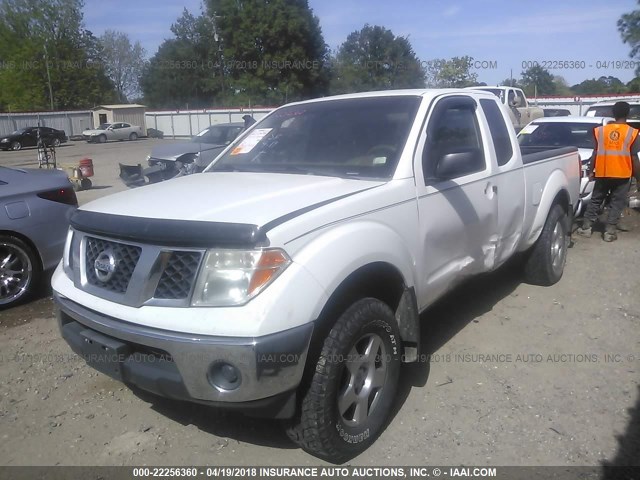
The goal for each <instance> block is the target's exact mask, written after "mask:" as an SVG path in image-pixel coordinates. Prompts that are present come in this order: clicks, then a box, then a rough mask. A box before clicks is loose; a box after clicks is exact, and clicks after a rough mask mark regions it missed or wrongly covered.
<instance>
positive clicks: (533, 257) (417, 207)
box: [52, 90, 580, 462]
mask: <svg viewBox="0 0 640 480" xmlns="http://www.w3.org/2000/svg"><path fill="white" fill-rule="evenodd" d="M579 181H580V159H579V157H578V153H577V150H576V149H575V148H564V149H558V150H553V151H542V152H535V153H531V154H528V155H525V156H523V155H522V154H521V150H520V147H519V145H518V141H517V140H516V136H515V132H514V130H513V128H511V127H510V125H509V115H508V113H507V111H506V110H505V109H504V107H502V106H501V104H500V102H499V100H498V98H497V97H496V96H495V95H493V94H491V93H489V92H481V91H472V90H399V91H388V92H375V93H364V94H354V95H345V96H339V97H329V98H324V99H319V100H313V101H307V102H301V103H296V104H290V105H286V106H283V107H281V108H278V109H277V110H275V111H273V112H272V113H270V114H269V115H268V116H267V117H265V118H264V119H262V120H261V121H260V122H258V123H257V124H256V125H254V126H253V127H252V128H251V129H250V130H248V131H247V132H245V133H244V134H242V135H241V136H240V137H239V138H238V139H236V140H235V142H234V143H232V144H231V145H230V146H229V147H228V148H227V149H226V150H225V151H224V152H223V153H222V154H221V155H220V156H219V157H218V158H217V159H216V160H215V161H214V163H213V164H212V165H210V166H209V167H208V168H207V169H206V170H205V172H203V173H200V174H195V175H191V176H187V177H182V178H177V179H173V180H170V181H168V182H163V183H160V184H154V185H149V186H146V187H144V188H140V189H135V190H130V191H127V192H122V193H118V194H116V195H112V196H109V197H105V198H102V199H100V200H96V201H94V202H91V203H89V204H87V205H85V206H83V207H82V208H80V209H79V210H78V211H77V212H76V214H75V215H74V216H73V218H72V227H71V228H70V230H69V235H68V239H67V244H66V247H65V253H64V258H63V260H62V262H61V264H60V265H59V267H58V269H57V270H56V272H55V274H54V276H53V280H52V284H53V290H54V298H55V301H56V305H57V308H58V312H59V324H60V329H61V332H62V335H63V337H64V338H65V339H66V341H67V342H68V343H69V344H70V346H71V347H72V348H73V350H74V351H75V352H77V353H78V354H80V355H82V356H83V357H84V358H85V360H86V361H87V362H88V363H89V364H90V365H92V366H93V367H95V368H96V369H98V370H100V371H102V372H104V373H106V374H108V375H110V376H112V377H114V378H116V379H119V380H121V381H123V382H125V383H126V384H130V385H135V386H137V387H139V388H142V389H144V390H147V391H150V392H154V393H156V394H158V395H162V396H165V397H169V398H176V399H182V400H188V401H193V402H199V403H206V404H210V405H212V406H216V407H226V408H236V409H240V410H242V411H244V412H246V413H249V414H254V415H263V416H264V415H268V416H271V417H274V418H285V419H288V420H287V422H288V432H289V434H290V436H291V437H292V438H293V439H295V441H297V442H298V443H299V444H300V445H301V446H302V447H303V448H304V449H306V450H307V451H308V452H310V453H312V454H314V455H317V456H319V457H322V458H326V459H329V460H330V461H333V462H342V461H345V460H347V459H349V458H352V457H353V456H355V455H357V454H358V453H360V452H362V451H363V450H364V449H366V448H367V447H368V446H369V445H370V444H371V443H372V442H373V441H374V440H375V438H376V437H377V436H378V435H379V433H380V431H381V429H382V427H383V425H384V424H385V421H387V419H388V416H389V413H390V411H391V406H392V404H393V402H394V400H395V396H396V391H397V384H398V378H399V369H400V367H401V364H402V362H412V361H416V360H417V359H418V353H419V348H420V334H419V332H420V322H419V315H420V313H421V312H423V311H424V310H425V309H426V308H427V307H429V306H430V305H431V304H433V302H435V301H436V300H437V299H438V298H440V297H441V296H442V295H443V294H444V293H445V292H447V291H449V290H451V289H452V288H454V287H455V286H457V285H458V284H460V283H461V281H462V280H464V279H465V278H467V277H469V276H471V275H474V274H479V273H482V272H487V271H490V270H494V269H496V268H497V267H499V266H500V265H502V264H503V263H504V262H505V261H506V260H507V259H509V258H510V257H512V256H514V255H515V254H517V253H518V252H521V253H522V254H523V256H524V259H525V260H524V263H523V265H524V273H525V278H526V279H528V280H529V281H531V282H533V283H536V284H540V285H552V284H554V283H555V282H557V281H558V280H559V279H560V278H561V276H562V273H563V269H564V265H565V259H566V254H567V247H568V243H569V234H568V232H569V231H570V221H571V212H572V211H573V207H572V205H573V204H574V203H575V202H576V201H577V200H578V184H579ZM185 205H188V206H189V207H188V208H185ZM461 295H464V290H461ZM176 408H181V407H179V404H177V405H176Z"/></svg>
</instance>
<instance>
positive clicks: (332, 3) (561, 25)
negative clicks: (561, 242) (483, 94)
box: [84, 0, 640, 85]
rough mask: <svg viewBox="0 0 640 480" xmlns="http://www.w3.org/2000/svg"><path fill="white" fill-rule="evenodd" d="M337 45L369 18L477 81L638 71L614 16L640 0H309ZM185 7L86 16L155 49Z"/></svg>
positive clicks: (137, 5)
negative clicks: (533, 72)
mask: <svg viewBox="0 0 640 480" xmlns="http://www.w3.org/2000/svg"><path fill="white" fill-rule="evenodd" d="M309 6H310V7H311V8H312V9H313V12H314V14H315V15H317V16H318V18H319V19H320V26H321V28H322V32H323V35H324V39H325V42H326V43H327V44H328V45H329V47H330V48H331V50H332V51H334V50H335V49H337V48H338V47H339V46H340V44H341V43H342V42H344V41H345V40H346V38H347V36H348V35H349V34H350V33H351V32H354V31H357V30H360V29H361V28H362V27H363V26H364V25H365V24H367V23H368V24H370V25H380V26H383V27H385V28H387V29H389V30H391V31H392V32H393V33H394V35H396V36H403V37H407V38H408V39H409V41H410V42H411V44H412V46H413V49H414V51H415V52H416V55H417V56H418V58H419V59H420V60H421V61H423V62H428V61H429V60H432V59H434V58H446V59H448V58H451V57H454V56H458V57H460V56H465V55H468V56H471V57H473V58H474V60H475V62H474V64H473V67H474V68H473V71H474V72H475V73H476V74H477V75H478V81H481V82H486V83H487V84H490V85H492V84H498V83H499V82H501V81H502V80H504V79H506V78H510V76H511V75H513V78H519V77H520V74H521V72H522V71H523V70H525V69H526V68H527V67H529V66H531V65H532V64H533V63H532V62H538V64H540V65H542V66H544V67H546V68H547V69H548V70H549V71H550V72H551V73H552V74H553V75H559V76H561V77H563V78H564V79H565V80H566V81H567V83H568V84H569V85H573V84H576V83H580V82H581V81H583V80H586V79H590V78H598V77H600V76H602V75H604V76H609V75H611V76H614V77H618V78H619V79H620V80H622V81H623V82H628V81H629V80H631V79H632V78H634V76H635V75H634V70H635V67H636V65H635V63H634V62H633V61H631V60H630V59H629V51H630V48H629V46H628V45H626V44H624V43H623V42H622V39H621V37H620V33H619V32H618V29H617V26H616V22H617V20H618V19H619V18H620V16H621V15H622V14H623V13H627V12H630V11H632V10H634V9H636V8H640V6H638V3H637V2H636V1H634V0H617V1H616V2H603V1H593V0H562V1H559V0H537V1H536V2H526V3H525V2H514V1H507V0H484V1H477V0H460V1H458V0H449V1H447V2H437V1H434V0H395V1H393V2H392V1H389V0H385V1H383V0H309ZM184 8H187V9H188V10H189V11H190V12H192V13H194V14H197V13H199V12H200V11H201V1H200V0H183V1H182V2H175V1H172V0H136V1H135V2H132V1H131V0H109V1H99V0H86V6H85V10H84V12H85V24H86V26H87V28H88V29H89V30H91V31H92V32H93V33H94V34H96V35H101V34H102V33H103V32H104V31H105V30H107V29H112V30H119V31H122V32H125V33H127V34H128V35H129V37H130V38H131V40H133V41H136V40H137V41H140V43H141V44H142V46H143V47H144V48H145V49H146V51H147V55H148V56H149V57H150V56H152V55H153V54H154V53H155V52H156V51H157V49H158V46H159V45H160V44H161V43H162V41H163V40H165V39H169V38H171V37H172V33H171V31H170V27H171V24H172V23H174V22H175V21H176V19H177V18H178V17H179V16H180V15H181V13H182V11H183V9H184Z"/></svg>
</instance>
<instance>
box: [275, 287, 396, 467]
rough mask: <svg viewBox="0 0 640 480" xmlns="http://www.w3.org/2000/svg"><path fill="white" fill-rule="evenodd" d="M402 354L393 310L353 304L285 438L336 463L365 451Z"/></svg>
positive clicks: (381, 420) (379, 424)
mask: <svg viewBox="0 0 640 480" xmlns="http://www.w3.org/2000/svg"><path fill="white" fill-rule="evenodd" d="M401 355H402V352H401V345H400V333H399V331H398V325H397V323H396V321H395V317H394V314H393V312H392V311H391V309H390V308H389V307H388V306H387V305H386V304H384V303H383V302H381V301H379V300H376V299H373V298H366V299H362V300H359V301H357V302H355V303H354V304H353V305H351V307H349V308H348V309H347V310H346V311H345V312H344V313H343V314H342V316H341V317H340V318H339V319H338V321H337V322H336V324H335V325H334V326H333V328H332V329H331V331H330V332H329V335H328V336H327V338H326V339H325V341H324V345H323V347H322V351H321V353H320V356H319V359H318V362H317V364H316V367H315V371H313V372H311V373H310V374H311V375H313V376H312V378H311V379H310V383H308V387H306V391H304V392H301V395H302V397H301V398H302V401H301V405H300V409H299V411H298V413H297V415H296V417H295V418H294V419H293V421H292V422H291V424H290V425H289V428H288V429H287V433H288V435H289V438H291V439H292V440H293V441H294V442H296V443H297V444H298V445H300V446H301V447H302V448H303V449H304V450H306V451H307V452H309V453H311V454H312V455H316V456H318V457H320V458H323V459H325V460H328V461H330V462H334V463H342V462H344V461H346V460H348V459H351V458H353V457H355V456H356V455H358V454H360V453H362V452H363V451H365V450H366V449H367V448H368V447H369V446H370V445H371V444H372V443H373V442H374V441H375V439H376V438H377V437H378V435H379V434H380V433H381V432H382V429H383V428H384V426H385V425H386V422H387V419H388V417H389V413H390V412H391V407H392V405H393V402H394V399H395V394H396V390H397V388H398V377H399V374H400V363H401V360H400V359H401Z"/></svg>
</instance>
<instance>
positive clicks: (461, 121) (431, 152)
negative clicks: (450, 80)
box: [422, 97, 486, 183]
mask: <svg viewBox="0 0 640 480" xmlns="http://www.w3.org/2000/svg"><path fill="white" fill-rule="evenodd" d="M475 109H476V103H475V101H474V100H473V99H472V98H471V97H449V98H446V99H443V100H441V101H440V102H438V104H437V105H436V107H435V109H434V112H433V114H432V117H431V119H430V121H429V125H428V126H427V140H426V144H425V147H424V151H423V153H422V170H423V172H424V180H425V183H431V182H433V181H442V180H451V179H454V178H457V177H462V176H465V175H470V174H472V173H476V172H481V171H482V170H485V169H486V160H485V158H484V149H483V147H482V136H481V133H480V127H479V125H478V120H477V118H476V112H475Z"/></svg>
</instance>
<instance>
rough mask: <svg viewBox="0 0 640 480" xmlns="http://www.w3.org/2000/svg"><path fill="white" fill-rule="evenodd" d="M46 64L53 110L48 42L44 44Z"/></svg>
mask: <svg viewBox="0 0 640 480" xmlns="http://www.w3.org/2000/svg"><path fill="white" fill-rule="evenodd" d="M44 65H45V68H46V69H47V84H48V86H49V101H50V103H51V111H53V88H52V87H51V74H50V73H49V54H48V53H47V44H46V43H45V44H44Z"/></svg>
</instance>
